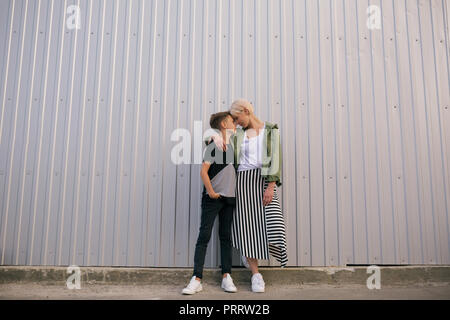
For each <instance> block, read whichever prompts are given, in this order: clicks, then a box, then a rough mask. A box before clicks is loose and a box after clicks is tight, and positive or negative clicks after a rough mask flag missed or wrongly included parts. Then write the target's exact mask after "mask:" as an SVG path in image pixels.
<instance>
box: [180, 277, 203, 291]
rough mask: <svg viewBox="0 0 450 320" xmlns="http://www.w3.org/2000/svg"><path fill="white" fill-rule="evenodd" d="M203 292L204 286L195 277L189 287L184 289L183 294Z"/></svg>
mask: <svg viewBox="0 0 450 320" xmlns="http://www.w3.org/2000/svg"><path fill="white" fill-rule="evenodd" d="M202 290H203V287H202V284H201V283H200V281H198V280H196V279H195V276H193V277H192V279H191V281H190V282H189V284H188V285H187V287H186V288H184V289H183V291H182V293H183V294H194V293H197V292H200V291H202Z"/></svg>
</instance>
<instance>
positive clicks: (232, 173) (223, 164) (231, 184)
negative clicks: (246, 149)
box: [202, 142, 236, 197]
mask: <svg viewBox="0 0 450 320" xmlns="http://www.w3.org/2000/svg"><path fill="white" fill-rule="evenodd" d="M216 155H217V156H216ZM205 161H206V162H209V163H211V166H210V167H209V170H208V176H209V179H210V180H211V184H212V186H213V189H214V191H215V192H217V193H219V194H221V195H222V196H223V197H235V185H236V169H235V168H234V165H233V163H234V150H233V146H232V145H231V144H227V150H225V151H221V150H220V149H219V148H218V147H217V146H216V144H215V143H214V142H211V143H209V144H208V145H207V146H206V148H205V151H204V155H203V162H205ZM202 194H203V195H207V192H206V187H205V186H203V193H202Z"/></svg>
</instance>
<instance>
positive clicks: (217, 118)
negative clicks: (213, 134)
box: [209, 111, 231, 130]
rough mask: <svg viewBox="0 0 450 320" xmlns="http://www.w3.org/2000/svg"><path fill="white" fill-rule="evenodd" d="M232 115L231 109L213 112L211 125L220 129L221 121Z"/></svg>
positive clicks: (210, 120)
mask: <svg viewBox="0 0 450 320" xmlns="http://www.w3.org/2000/svg"><path fill="white" fill-rule="evenodd" d="M228 116H231V113H230V112H229V111H222V112H217V113H213V114H212V115H211V118H209V125H210V126H211V128H213V129H217V130H220V123H221V122H222V121H223V120H225V118H226V117H228Z"/></svg>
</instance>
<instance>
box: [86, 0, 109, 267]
mask: <svg viewBox="0 0 450 320" xmlns="http://www.w3.org/2000/svg"><path fill="white" fill-rule="evenodd" d="M102 3H103V6H102V8H103V10H102V27H101V32H100V35H101V43H100V54H99V63H100V66H99V71H98V76H99V79H98V88H97V99H96V101H97V103H96V105H95V129H94V155H93V157H92V175H91V196H90V200H91V201H90V206H89V211H88V212H89V231H88V240H87V242H88V247H87V261H86V265H90V257H91V253H90V252H91V234H92V212H93V204H94V200H93V198H94V180H95V178H94V177H95V169H96V161H95V160H96V158H97V138H98V109H99V104H100V91H101V83H102V71H103V70H102V67H103V39H104V30H105V8H106V1H102ZM97 42H98V38H97Z"/></svg>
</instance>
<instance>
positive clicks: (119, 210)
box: [115, 0, 133, 264]
mask: <svg viewBox="0 0 450 320" xmlns="http://www.w3.org/2000/svg"><path fill="white" fill-rule="evenodd" d="M127 4H129V6H128V27H127V29H126V30H127V31H126V33H125V37H127V45H126V48H127V49H126V58H125V81H124V83H125V84H124V87H125V88H124V89H123V91H122V92H123V101H122V102H123V105H122V108H121V109H122V126H121V127H122V128H121V134H120V135H121V140H122V141H121V146H120V165H119V171H118V174H119V186H118V187H119V195H118V197H119V202H118V205H117V213H118V214H117V217H116V221H117V227H116V230H117V233H115V243H116V246H117V248H116V250H117V255H116V260H115V261H117V262H116V263H117V264H119V263H120V261H121V259H120V258H119V257H120V256H121V254H120V251H121V249H120V248H121V239H120V231H121V228H120V226H121V224H120V223H121V221H120V218H121V215H122V197H123V194H122V185H123V182H122V179H123V178H122V177H123V176H124V172H123V156H124V146H125V126H126V123H125V122H126V119H127V112H126V111H127V109H128V106H127V105H128V102H127V100H128V97H127V95H128V62H129V58H130V37H131V36H130V34H131V32H130V29H131V8H132V6H133V0H130V1H129V2H128V1H127ZM122 245H123V244H122Z"/></svg>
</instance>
